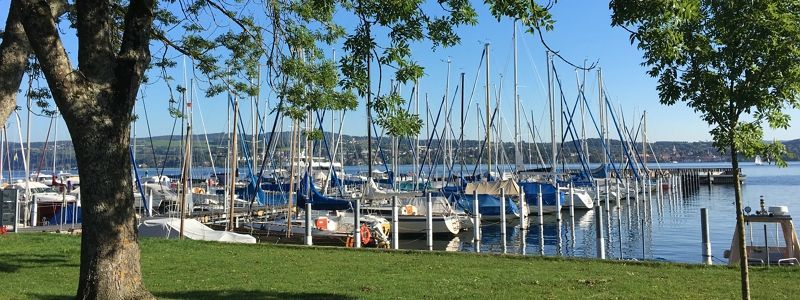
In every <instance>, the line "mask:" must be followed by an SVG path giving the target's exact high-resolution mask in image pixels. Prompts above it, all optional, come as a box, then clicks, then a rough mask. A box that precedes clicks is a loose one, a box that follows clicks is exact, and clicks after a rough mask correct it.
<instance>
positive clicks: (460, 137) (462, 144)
mask: <svg viewBox="0 0 800 300" xmlns="http://www.w3.org/2000/svg"><path fill="white" fill-rule="evenodd" d="M464 90H465V88H464V72H461V133H460V134H459V137H458V145H459V147H461V149H464V148H463V147H464ZM460 159H461V170H460V171H459V174H463V173H464V152H463V151H462V152H461V155H460Z"/></svg>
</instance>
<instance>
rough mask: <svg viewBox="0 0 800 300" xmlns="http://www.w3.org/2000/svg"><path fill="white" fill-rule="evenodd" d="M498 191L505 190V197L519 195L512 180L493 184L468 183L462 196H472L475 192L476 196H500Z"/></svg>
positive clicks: (517, 186)
mask: <svg viewBox="0 0 800 300" xmlns="http://www.w3.org/2000/svg"><path fill="white" fill-rule="evenodd" d="M500 189H505V192H506V196H517V195H519V191H520V189H519V185H517V183H516V182H514V181H513V180H502V181H493V182H470V183H467V187H466V188H465V189H464V194H466V195H472V194H473V193H475V192H476V191H477V192H478V195H500Z"/></svg>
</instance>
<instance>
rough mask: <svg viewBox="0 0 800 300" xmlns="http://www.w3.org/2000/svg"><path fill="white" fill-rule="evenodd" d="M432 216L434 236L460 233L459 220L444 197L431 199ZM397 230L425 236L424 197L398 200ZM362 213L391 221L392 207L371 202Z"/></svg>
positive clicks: (426, 217) (426, 211)
mask: <svg viewBox="0 0 800 300" xmlns="http://www.w3.org/2000/svg"><path fill="white" fill-rule="evenodd" d="M431 201H432V202H433V203H432V204H431V206H432V208H433V212H432V213H433V215H432V216H431V221H432V223H431V227H432V228H431V229H432V230H431V231H432V232H433V234H434V235H443V234H444V235H456V234H458V233H459V232H460V231H461V220H460V219H459V217H458V215H457V214H456V212H455V211H454V210H453V208H452V207H451V206H450V203H449V202H448V201H447V199H446V198H444V197H431ZM397 205H398V214H397V226H398V228H397V230H398V233H400V234H419V235H423V234H427V232H428V205H427V198H425V197H412V198H403V199H400V198H398V203H397ZM362 210H363V211H364V212H368V213H373V214H377V215H379V216H382V217H384V218H386V219H387V220H389V221H391V220H393V217H392V205H391V203H386V202H385V201H382V202H378V203H376V202H375V201H372V203H371V204H367V205H365V206H363V207H362Z"/></svg>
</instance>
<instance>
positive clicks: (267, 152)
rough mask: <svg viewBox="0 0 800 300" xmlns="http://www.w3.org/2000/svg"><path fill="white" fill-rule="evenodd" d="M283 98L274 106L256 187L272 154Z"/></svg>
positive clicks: (250, 206) (251, 199)
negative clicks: (273, 115) (273, 114)
mask: <svg viewBox="0 0 800 300" xmlns="http://www.w3.org/2000/svg"><path fill="white" fill-rule="evenodd" d="M284 84H286V82H285V79H284ZM283 100H284V98H283V97H280V99H279V100H278V107H276V108H275V120H274V121H273V122H272V131H271V132H270V134H269V142H267V147H266V148H265V149H264V157H263V158H262V159H261V166H260V167H259V170H258V177H256V184H255V186H256V188H257V189H261V181H262V179H263V177H264V169H266V167H267V158H268V157H269V156H270V155H271V154H272V152H270V149H271V148H272V144H273V142H274V141H275V129H276V128H277V126H278V120H279V119H282V117H281V112H282V111H283ZM281 124H283V122H281ZM276 148H277V147H276ZM254 155H255V154H254ZM290 176H294V174H291V175H290ZM256 194H257V193H253V195H252V197H251V198H250V205H249V207H248V213H252V210H253V202H254V201H255V199H256ZM287 201H291V199H287Z"/></svg>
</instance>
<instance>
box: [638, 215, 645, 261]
mask: <svg viewBox="0 0 800 300" xmlns="http://www.w3.org/2000/svg"><path fill="white" fill-rule="evenodd" d="M641 223H642V225H641V226H639V227H640V229H641V230H642V260H645V259H646V258H647V255H645V246H644V245H645V236H644V219H642V221H641Z"/></svg>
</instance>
